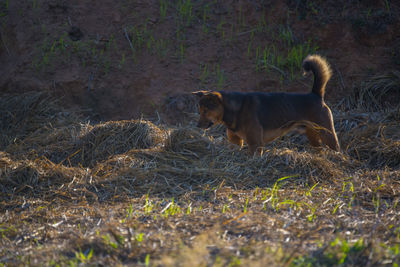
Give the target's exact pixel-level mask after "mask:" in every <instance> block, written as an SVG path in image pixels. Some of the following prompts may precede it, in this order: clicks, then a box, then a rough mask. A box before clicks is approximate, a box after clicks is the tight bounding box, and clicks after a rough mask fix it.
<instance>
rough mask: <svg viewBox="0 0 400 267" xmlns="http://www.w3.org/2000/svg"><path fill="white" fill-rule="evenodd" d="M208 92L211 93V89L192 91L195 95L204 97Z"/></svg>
mask: <svg viewBox="0 0 400 267" xmlns="http://www.w3.org/2000/svg"><path fill="white" fill-rule="evenodd" d="M208 93H210V92H209V91H196V92H192V94H193V95H195V96H198V97H202V96H204V95H207V94H208Z"/></svg>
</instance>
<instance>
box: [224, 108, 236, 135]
mask: <svg viewBox="0 0 400 267" xmlns="http://www.w3.org/2000/svg"><path fill="white" fill-rule="evenodd" d="M222 122H223V124H224V125H225V126H226V128H228V129H229V130H231V131H232V132H236V131H237V130H238V129H237V128H238V127H237V123H236V118H235V116H234V113H230V114H229V113H228V112H224V116H223V117H222Z"/></svg>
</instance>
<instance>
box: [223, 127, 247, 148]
mask: <svg viewBox="0 0 400 267" xmlns="http://www.w3.org/2000/svg"><path fill="white" fill-rule="evenodd" d="M226 136H227V137H228V140H229V142H231V143H232V144H235V145H238V146H239V147H240V148H242V146H243V139H242V138H240V137H239V136H238V135H237V134H235V133H234V132H232V131H231V130H229V129H226Z"/></svg>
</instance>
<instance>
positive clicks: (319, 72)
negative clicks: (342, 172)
mask: <svg viewBox="0 0 400 267" xmlns="http://www.w3.org/2000/svg"><path fill="white" fill-rule="evenodd" d="M302 66H303V69H304V72H305V74H306V73H310V72H312V73H313V75H314V83H313V86H312V89H311V92H310V93H278V92H275V93H261V92H251V93H241V92H224V91H197V92H193V94H194V95H196V96H198V97H199V101H198V108H199V113H200V118H199V121H198V125H197V126H198V127H200V128H204V129H206V128H209V127H211V126H212V125H213V124H217V123H222V124H224V125H225V126H226V134H227V138H228V140H229V141H230V142H231V143H233V144H236V145H239V146H240V147H242V146H243V142H244V141H245V142H246V143H247V145H248V150H249V153H250V154H251V155H254V153H256V152H257V154H260V155H262V151H263V150H262V147H263V146H264V145H265V144H266V143H268V142H271V141H273V140H274V139H276V138H278V137H280V136H282V135H285V134H286V133H288V132H289V131H291V130H298V131H300V132H303V133H305V134H306V136H307V138H308V140H309V142H310V144H311V145H312V146H328V147H329V148H331V149H333V150H335V151H340V146H339V142H338V138H337V136H336V132H335V127H334V124H333V116H332V112H331V110H330V108H329V107H328V105H327V104H326V103H325V101H324V95H325V87H326V84H327V83H328V81H329V79H330V78H331V76H332V71H331V69H330V66H329V64H328V63H327V61H326V60H325V58H323V57H321V56H319V55H309V56H307V57H306V58H305V59H304V61H303V64H302Z"/></svg>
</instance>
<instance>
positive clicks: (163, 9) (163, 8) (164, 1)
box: [160, 0, 168, 20]
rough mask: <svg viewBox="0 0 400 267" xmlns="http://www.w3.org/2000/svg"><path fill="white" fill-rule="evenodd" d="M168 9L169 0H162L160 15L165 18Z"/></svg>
mask: <svg viewBox="0 0 400 267" xmlns="http://www.w3.org/2000/svg"><path fill="white" fill-rule="evenodd" d="M167 10H168V0H160V16H161V19H162V20H163V19H165V17H166V15H167Z"/></svg>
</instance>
